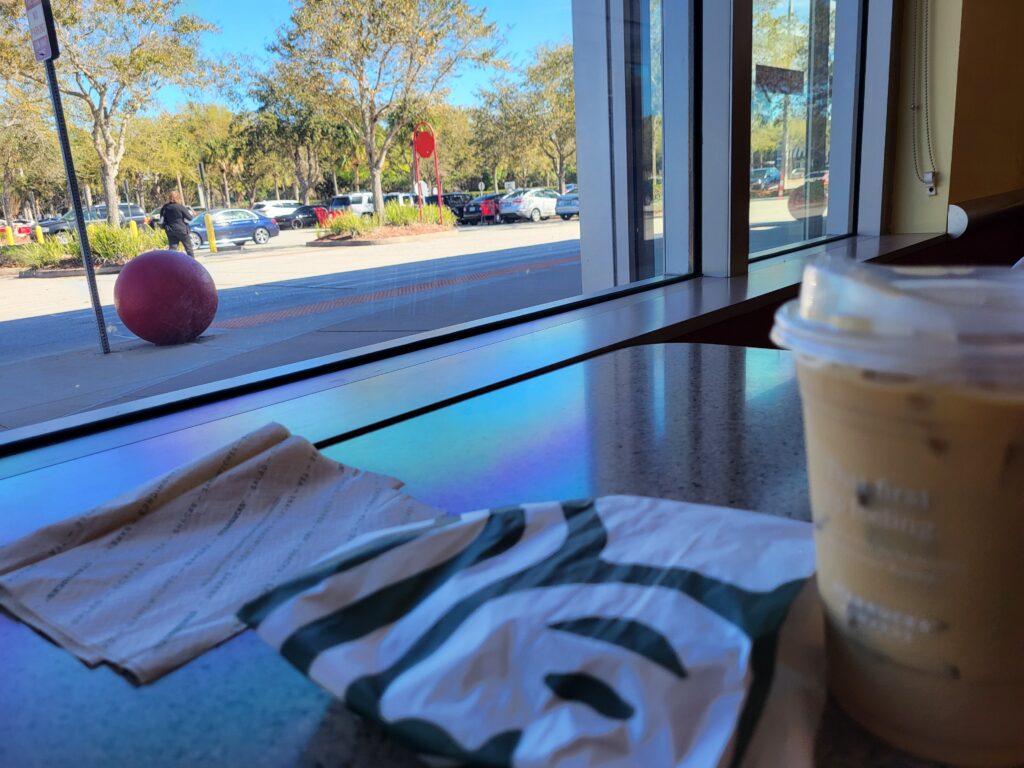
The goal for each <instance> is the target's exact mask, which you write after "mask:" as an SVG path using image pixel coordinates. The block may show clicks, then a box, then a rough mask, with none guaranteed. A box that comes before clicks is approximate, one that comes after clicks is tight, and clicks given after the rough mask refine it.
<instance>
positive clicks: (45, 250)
mask: <svg viewBox="0 0 1024 768" xmlns="http://www.w3.org/2000/svg"><path fill="white" fill-rule="evenodd" d="M77 248H78V246H77V245H76V244H74V243H71V242H70V241H69V240H67V239H64V240H58V239H57V238H54V237H47V238H44V240H43V242H41V243H37V242H36V241H35V240H31V241H29V242H27V243H24V244H23V245H12V246H8V247H6V248H3V249H2V250H0V264H3V265H4V266H10V267H21V268H22V269H33V268H34V269H46V268H52V267H59V266H61V265H64V266H74V265H73V264H70V265H69V264H68V262H69V261H70V260H71V259H72V258H74V256H75V255H77V253H78V250H77Z"/></svg>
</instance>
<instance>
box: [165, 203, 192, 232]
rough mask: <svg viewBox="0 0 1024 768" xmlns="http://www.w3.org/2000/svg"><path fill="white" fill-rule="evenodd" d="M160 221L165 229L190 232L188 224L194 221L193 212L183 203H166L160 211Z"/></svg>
mask: <svg viewBox="0 0 1024 768" xmlns="http://www.w3.org/2000/svg"><path fill="white" fill-rule="evenodd" d="M160 221H161V222H162V223H163V225H164V229H172V230H174V231H175V232H188V224H189V222H190V221H192V211H191V210H190V209H188V208H186V207H185V206H184V205H182V204H181V203H166V204H165V205H164V207H163V208H161V209H160Z"/></svg>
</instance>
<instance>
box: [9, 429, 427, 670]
mask: <svg viewBox="0 0 1024 768" xmlns="http://www.w3.org/2000/svg"><path fill="white" fill-rule="evenodd" d="M401 485H402V484H401V483H400V482H399V481H398V480H395V479H393V478H390V477H384V476H382V475H376V474H373V473H370V472H362V471H360V470H358V469H353V468H351V467H346V466H342V465H340V464H338V463H336V462H334V461H331V460H330V459H328V458H326V457H324V456H323V455H322V454H321V453H320V452H319V451H318V450H317V449H316V447H315V446H313V445H312V444H311V443H310V442H308V441H307V440H304V439H303V438H301V437H297V436H294V435H291V434H290V433H289V432H288V430H287V429H285V428H284V427H282V426H281V425H279V424H270V425H268V426H266V427H264V428H263V429H260V430H258V431H256V432H253V433H252V434H249V435H246V436H245V437H243V438H241V439H240V440H237V441H236V442H234V443H232V444H231V445H228V446H225V447H224V448H222V449H220V450H218V451H214V452H213V453H211V454H209V455H207V456H203V457H201V458H198V459H197V460H196V461H194V462H192V463H191V464H188V465H185V466H183V467H180V468H178V469H176V470H174V471H173V472H170V473H168V474H166V475H164V476H162V477H159V478H157V479H156V480H154V481H153V482H151V483H149V484H147V485H146V486H144V487H142V488H138V489H136V490H134V491H132V492H130V493H128V494H126V495H124V496H122V497H120V498H119V499H116V500H114V501H112V502H110V503H109V504H106V505H104V506H102V507H99V508H97V509H94V510H92V511H90V512H87V513H85V514H84V515H80V516H77V517H73V518H70V519H68V520H64V521H61V522H59V523H56V524H54V525H51V526H48V527H46V528H43V529H41V530H39V531H36V532H35V533H32V534H30V535H29V536H26V537H25V538H23V539H21V540H19V541H16V542H14V543H13V544H10V545H8V546H6V547H3V548H0V604H2V605H3V606H4V607H5V608H7V609H8V610H9V611H10V612H11V613H13V614H14V615H15V616H17V617H18V618H20V619H21V620H22V621H24V622H26V623H27V624H30V625H32V626H33V627H35V628H36V629H38V630H39V631H41V632H42V633H43V634H45V635H47V636H48V637H50V638H51V639H53V640H54V641H55V642H56V643H58V644H59V645H61V646H62V647H64V648H66V649H68V650H69V651H71V652H72V653H74V654H75V655H76V656H78V657H79V658H81V659H82V660H83V661H84V662H86V663H87V664H89V665H90V666H92V665H95V664H99V663H101V662H107V663H109V664H111V665H113V666H114V667H116V668H118V669H120V670H121V671H123V672H125V673H126V674H127V675H129V676H130V677H131V678H132V679H133V680H135V681H136V682H140V683H144V682H149V681H151V680H154V679H156V678H157V677H159V676H160V675H162V674H164V673H166V672H169V671H170V670H172V669H174V668H175V667H177V666H179V665H181V664H183V663H185V662H186V661H188V660H190V659H192V658H194V657H195V656H198V655H199V654H200V653H202V652H203V651H205V650H207V649H209V648H212V647H213V646H215V645H217V644H218V643H220V642H222V641H224V640H226V639H227V638H229V637H231V636H232V635H234V634H236V633H237V632H239V631H241V630H242V629H244V628H245V627H244V625H243V624H241V623H240V622H239V621H238V619H237V618H236V617H235V613H236V612H237V611H238V609H239V608H240V607H241V606H242V605H243V604H244V603H246V602H247V601H249V600H252V599H253V598H254V597H256V596H258V595H260V594H261V593H263V592H266V591H267V590H268V589H270V588H271V587H273V586H274V585H276V584H279V583H281V582H283V581H285V580H287V579H289V578H292V577H293V576H295V575H296V574H297V573H299V572H301V571H303V570H305V569H306V568H308V567H309V565H310V564H311V563H313V562H316V561H317V560H318V559H320V558H321V557H322V556H323V555H324V554H326V553H327V552H330V551H332V550H334V549H336V548H337V547H339V546H341V545H343V544H345V543H346V542H348V541H351V540H352V539H353V538H355V537H356V536H358V535H360V534H362V533H365V532H367V531H369V530H373V529H376V528H383V527H388V526H393V525H400V524H402V523H408V522H410V521H412V520H422V519H428V518H432V517H434V516H436V515H437V514H439V513H438V511H437V510H435V509H433V508H431V507H429V506H427V505H425V504H421V503H419V502H418V501H416V500H415V499H412V498H410V497H409V496H407V495H406V494H404V493H402V492H401V491H400V490H399V489H400V487H401Z"/></svg>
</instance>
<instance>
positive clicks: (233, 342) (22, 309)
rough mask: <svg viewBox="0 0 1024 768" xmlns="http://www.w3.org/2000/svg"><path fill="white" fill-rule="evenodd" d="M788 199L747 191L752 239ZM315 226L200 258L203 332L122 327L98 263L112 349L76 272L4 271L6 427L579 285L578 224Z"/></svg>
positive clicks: (777, 219) (0, 330) (775, 220)
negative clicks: (43, 275)
mask: <svg viewBox="0 0 1024 768" xmlns="http://www.w3.org/2000/svg"><path fill="white" fill-rule="evenodd" d="M803 234H804V228H803V224H802V222H799V221H794V220H793V218H792V217H791V216H789V214H788V210H787V209H786V201H785V200H784V199H781V198H772V199H761V200H755V201H753V202H752V206H751V233H750V243H751V250H752V251H759V250H764V249H768V248H774V247H778V246H780V245H786V244H789V243H793V242H796V241H799V240H800V239H801V238H802V237H803ZM313 236H314V235H313V233H312V232H309V231H305V230H303V231H298V232H292V231H286V232H284V233H282V235H281V237H279V238H275V239H274V240H273V241H272V242H271V244H269V245H267V246H259V247H250V248H246V249H244V250H242V251H241V252H239V251H227V252H223V253H221V254H217V255H214V254H208V253H207V254H202V255H201V257H200V261H201V263H203V264H204V265H205V266H206V267H207V269H208V270H209V271H210V272H211V274H212V275H213V276H214V279H215V282H216V283H217V285H218V293H219V300H220V304H219V307H218V311H217V316H216V318H215V319H214V322H213V325H212V326H211V327H210V329H209V330H208V331H207V333H205V334H204V335H203V336H202V337H201V338H200V339H199V341H198V342H196V343H193V344H185V345H180V346H178V347H159V348H158V347H154V346H152V345H150V344H148V343H146V342H143V341H141V340H139V339H137V338H136V337H135V336H133V335H132V334H131V333H130V332H128V331H127V330H126V329H125V328H124V327H123V325H122V324H121V323H120V321H119V319H118V318H117V315H116V312H115V311H114V308H113V306H112V294H113V284H114V282H115V280H116V278H115V276H112V275H108V276H102V277H101V278H100V281H99V288H100V295H101V299H102V301H103V303H104V312H105V314H106V321H107V331H108V335H109V337H110V340H111V346H112V350H113V352H112V354H110V355H106V356H104V355H102V354H100V353H99V345H98V341H97V334H96V325H95V318H94V315H93V312H92V310H91V308H90V305H89V301H88V293H87V289H86V286H85V281H84V280H83V279H81V278H53V279H34V280H17V279H12V278H11V277H10V276H8V278H7V279H5V280H0V370H2V371H3V373H2V374H0V378H2V380H3V384H4V386H3V390H2V391H3V392H4V397H3V398H2V399H0V429H10V428H13V427H17V426H22V425H25V424H30V423H34V422H38V421H42V420H46V419H50V418H57V417H60V416H64V415H67V414H70V413H76V412H80V411H83V410H89V409H92V408H96V407H101V406H104V405H112V404H117V403H122V402H126V401H131V400H134V399H137V398H140V397H145V396H148V395H154V394H161V393H164V392H170V391H174V390H176V389H180V388H183V387H188V386H193V385H198V384H206V383H209V382H212V381H217V380H221V379H225V378H230V377H232V376H238V375H242V374H246V373H251V372H254V371H258V370H262V369H266V368H270V367H274V366H277V365H284V364H288V363H294V362H298V361H301V360H306V359H310V358H313V357H318V356H322V355H327V354H332V353H336V352H341V351H345V350H349V349H356V348H359V347H363V346H367V345H370V344H374V343H379V342H384V341H388V340H391V339H395V338H399V337H403V336H409V335H412V334H416V333H419V332H423V331H429V330H433V329H436V328H441V327H446V326H449V325H455V324H458V323H463V322H467V321H470V320H475V319H478V318H482V317H487V316H491V315H496V314H500V313H503V312H508V311H512V310H515V309H521V308H525V307H530V306H535V305H538V304H543V303H545V302H549V301H554V300H557V299H562V298H567V297H571V296H575V295H578V294H579V292H580V290H581V272H580V249H579V223H578V221H575V220H574V221H571V222H562V221H558V220H555V221H548V222H542V223H539V224H529V223H526V224H519V225H511V226H500V227H466V228H460V231H459V233H458V236H456V237H452V238H443V239H437V240H424V241H422V242H416V243H415V244H407V243H403V244H388V245H383V246H370V247H348V248H331V249H322V248H309V247H306V245H305V244H306V242H307V241H309V240H310V239H312V238H313Z"/></svg>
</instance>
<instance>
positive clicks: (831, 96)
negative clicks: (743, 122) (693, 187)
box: [749, 0, 857, 256]
mask: <svg viewBox="0 0 1024 768" xmlns="http://www.w3.org/2000/svg"><path fill="white" fill-rule="evenodd" d="M845 5H857V4H854V3H846V4H845ZM837 10H838V9H837V2H836V0H802V1H800V0H754V1H753V25H752V39H751V54H752V55H751V59H752V85H751V103H750V206H749V216H750V241H749V251H750V254H751V255H752V256H758V255H762V254H770V253H771V252H773V251H775V250H778V249H781V248H787V247H792V246H795V245H799V244H804V243H812V242H814V241H816V240H820V239H822V238H825V237H827V236H830V235H838V234H847V233H848V232H849V231H850V225H851V222H850V215H849V214H850V211H849V207H848V206H849V200H850V195H849V193H848V189H847V190H846V191H845V192H841V194H839V195H838V196H836V195H833V194H832V191H833V184H834V182H836V181H838V182H839V184H840V186H842V185H844V184H845V185H847V186H848V184H849V181H850V179H851V178H852V175H853V174H852V165H853V153H852V142H850V141H849V136H850V135H851V131H852V129H851V123H852V122H853V120H852V118H853V117H854V115H855V93H854V89H853V88H851V87H850V85H849V84H850V83H851V82H852V81H853V77H852V76H851V75H852V74H855V70H856V67H857V51H856V47H855V45H854V46H851V47H850V48H849V49H848V50H845V51H843V50H840V53H843V54H844V56H843V57H842V58H837V55H836V54H837V40H838V39H839V38H838V37H837V34H838V35H840V36H841V35H842V34H844V33H845V34H846V35H847V37H849V35H850V34H856V32H855V29H842V30H840V29H839V28H838V27H837V21H839V18H838V16H837ZM856 20H857V19H856V16H855V15H853V14H849V13H847V14H846V15H844V17H843V19H842V21H843V22H844V24H845V25H846V26H848V27H855V25H856ZM840 70H841V71H840ZM840 119H841V120H843V124H842V126H841V130H835V129H837V128H840V122H839V121H840ZM837 138H838V139H839V140H838V141H836V139H837Z"/></svg>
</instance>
